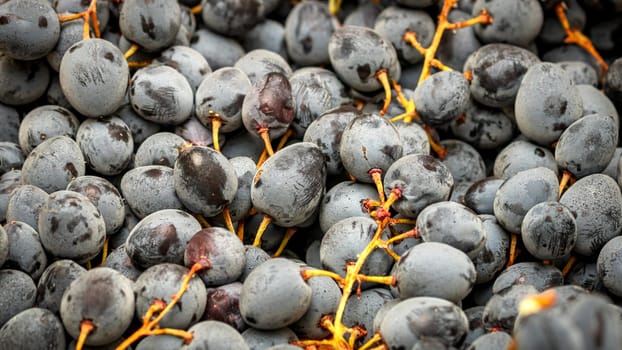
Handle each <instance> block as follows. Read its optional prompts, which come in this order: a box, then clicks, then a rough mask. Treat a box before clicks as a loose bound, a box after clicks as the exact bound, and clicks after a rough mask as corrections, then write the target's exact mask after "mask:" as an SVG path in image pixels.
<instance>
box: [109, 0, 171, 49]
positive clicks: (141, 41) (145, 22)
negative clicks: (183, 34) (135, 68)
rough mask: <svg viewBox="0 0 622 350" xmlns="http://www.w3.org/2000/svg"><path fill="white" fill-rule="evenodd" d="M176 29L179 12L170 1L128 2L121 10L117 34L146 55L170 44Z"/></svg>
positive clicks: (133, 0)
mask: <svg viewBox="0 0 622 350" xmlns="http://www.w3.org/2000/svg"><path fill="white" fill-rule="evenodd" d="M138 23H140V27H139V26H138ZM180 26H181V9H180V7H179V4H178V3H177V1H174V0H155V1H152V0H128V1H125V2H124V3H123V7H121V13H120V16H119V28H120V29H121V33H123V36H125V37H126V38H128V39H129V40H131V41H132V42H134V43H136V44H138V45H140V47H142V48H143V49H145V50H147V51H150V52H153V51H158V50H160V49H163V48H165V47H168V46H169V45H170V44H172V43H173V41H174V40H175V36H176V34H177V32H178V31H179V27H180Z"/></svg>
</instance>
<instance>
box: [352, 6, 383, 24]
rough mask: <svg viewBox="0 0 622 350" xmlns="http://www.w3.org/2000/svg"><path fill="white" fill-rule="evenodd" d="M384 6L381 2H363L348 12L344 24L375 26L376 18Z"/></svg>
mask: <svg viewBox="0 0 622 350" xmlns="http://www.w3.org/2000/svg"><path fill="white" fill-rule="evenodd" d="M382 9H383V7H382V5H380V4H379V3H378V4H377V3H374V2H361V3H359V4H358V6H357V7H356V8H355V9H353V10H352V11H351V12H350V13H348V14H347V16H346V18H345V19H344V21H343V25H344V26H361V27H368V28H373V27H374V23H376V18H377V17H378V15H379V14H380V12H381V11H382Z"/></svg>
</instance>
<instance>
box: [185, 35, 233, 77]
mask: <svg viewBox="0 0 622 350" xmlns="http://www.w3.org/2000/svg"><path fill="white" fill-rule="evenodd" d="M190 47H191V48H193V49H195V50H196V51H198V52H200V53H201V55H203V57H205V59H206V60H207V62H208V63H209V66H210V67H211V68H212V70H217V69H220V68H223V67H230V66H233V65H234V64H235V62H236V61H237V60H239V59H240V57H242V56H244V49H243V48H242V45H240V43H238V42H237V41H236V40H234V39H232V38H228V37H225V36H222V35H219V34H217V33H214V32H212V31H210V30H208V29H205V28H201V29H198V30H197V31H196V32H195V33H194V34H193V35H192V38H191V39H190Z"/></svg>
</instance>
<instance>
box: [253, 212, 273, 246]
mask: <svg viewBox="0 0 622 350" xmlns="http://www.w3.org/2000/svg"><path fill="white" fill-rule="evenodd" d="M271 222H272V218H271V217H269V216H268V215H264V216H263V219H262V220H261V224H259V227H258V228H257V234H256V235H255V240H254V241H253V246H255V247H260V246H261V237H263V234H264V233H265V232H266V229H267V228H268V225H270V223H271Z"/></svg>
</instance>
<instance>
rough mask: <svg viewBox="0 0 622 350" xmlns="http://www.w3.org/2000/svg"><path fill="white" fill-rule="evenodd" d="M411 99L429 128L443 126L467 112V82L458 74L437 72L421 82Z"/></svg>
mask: <svg viewBox="0 0 622 350" xmlns="http://www.w3.org/2000/svg"><path fill="white" fill-rule="evenodd" d="M413 97H414V102H415V105H416V106H417V113H418V114H419V115H420V116H421V120H423V121H424V122H425V123H426V124H428V125H430V126H441V125H445V124H447V123H449V122H451V121H452V120H454V119H456V118H458V117H460V116H461V115H462V114H463V113H464V112H465V111H466V110H467V107H468V104H469V97H470V93H469V81H468V80H467V79H466V78H465V77H464V75H462V74H460V73H458V72H454V71H443V72H438V73H436V74H432V75H431V76H430V77H429V78H427V79H425V80H424V81H423V82H421V84H419V85H418V86H417V87H416V88H415V94H414V96H413Z"/></svg>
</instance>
